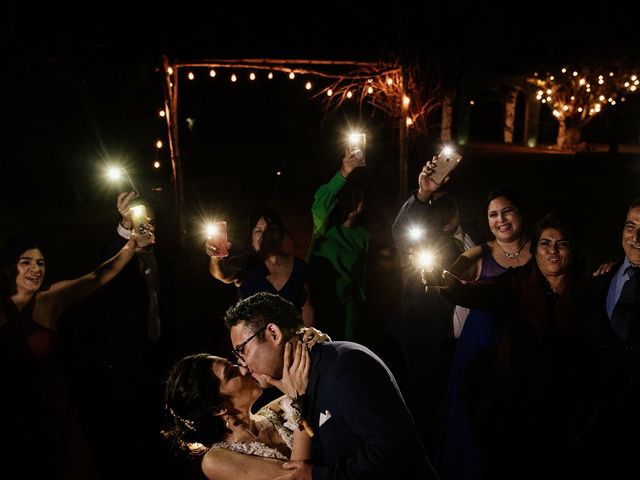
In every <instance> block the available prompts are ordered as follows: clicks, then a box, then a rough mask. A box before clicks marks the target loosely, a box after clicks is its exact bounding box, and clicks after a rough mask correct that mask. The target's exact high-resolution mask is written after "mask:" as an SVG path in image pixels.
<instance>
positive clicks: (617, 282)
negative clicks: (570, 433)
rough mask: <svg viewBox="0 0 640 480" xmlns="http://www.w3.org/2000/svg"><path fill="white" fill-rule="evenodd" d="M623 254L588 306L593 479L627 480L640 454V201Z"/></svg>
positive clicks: (630, 215)
mask: <svg viewBox="0 0 640 480" xmlns="http://www.w3.org/2000/svg"><path fill="white" fill-rule="evenodd" d="M622 248H623V250H624V253H625V258H624V260H623V261H622V263H621V264H620V265H619V267H618V268H617V269H612V270H611V271H610V272H609V273H607V274H604V275H601V276H599V277H595V278H594V279H593V282H592V285H591V290H590V291H589V295H588V296H587V300H586V302H585V305H586V309H585V329H586V332H587V335H588V338H589V340H590V344H591V345H592V347H593V349H594V355H593V360H594V372H595V375H594V379H595V388H596V390H595V395H594V400H595V402H596V405H595V408H594V409H593V414H592V418H591V424H590V427H591V428H590V429H589V431H588V432H587V433H588V441H589V451H588V459H589V460H588V469H587V470H588V472H589V475H593V478H605V477H608V478H622V477H623V474H625V473H628V472H629V471H631V470H630V469H631V468H632V467H634V468H635V467H636V465H637V459H636V458H637V452H638V451H640V407H639V406H640V273H638V272H639V270H640V199H636V200H635V201H634V202H633V203H632V204H631V206H630V207H629V209H628V211H627V218H626V220H625V223H624V227H623V229H622Z"/></svg>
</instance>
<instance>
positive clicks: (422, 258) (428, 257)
mask: <svg viewBox="0 0 640 480" xmlns="http://www.w3.org/2000/svg"><path fill="white" fill-rule="evenodd" d="M416 261H417V264H418V266H419V267H420V268H423V269H425V270H426V269H429V268H431V267H433V264H434V262H435V256H434V255H433V253H431V252H427V251H422V252H420V253H418V256H417V258H416Z"/></svg>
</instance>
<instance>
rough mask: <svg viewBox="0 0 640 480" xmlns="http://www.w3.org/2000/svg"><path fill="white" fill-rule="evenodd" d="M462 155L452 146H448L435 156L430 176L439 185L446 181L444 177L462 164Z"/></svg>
mask: <svg viewBox="0 0 640 480" xmlns="http://www.w3.org/2000/svg"><path fill="white" fill-rule="evenodd" d="M460 160H462V155H460V153H458V151H457V150H455V149H454V148H453V147H451V146H446V147H444V148H443V149H442V151H441V152H440V153H439V154H438V156H436V158H435V165H433V166H432V172H431V175H429V177H430V178H431V180H433V181H434V182H436V183H437V184H438V185H439V184H441V183H442V182H444V179H445V178H447V176H449V175H450V174H451V172H452V171H453V170H454V168H456V167H457V166H458V165H459V164H460Z"/></svg>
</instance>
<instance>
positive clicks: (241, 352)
mask: <svg viewBox="0 0 640 480" xmlns="http://www.w3.org/2000/svg"><path fill="white" fill-rule="evenodd" d="M266 329H267V325H265V326H264V327H262V328H261V329H260V330H258V331H257V332H255V333H254V334H253V335H251V336H250V337H249V338H247V339H246V340H245V341H244V342H242V343H241V344H240V345H238V346H237V347H236V348H234V349H233V350H231V353H233V356H234V357H236V358H237V359H238V360H242V361H244V357H243V355H244V347H246V346H247V343H249V342H250V341H251V340H253V339H254V338H255V337H256V336H257V335H259V334H261V333H262V332H264V331H265V330H266Z"/></svg>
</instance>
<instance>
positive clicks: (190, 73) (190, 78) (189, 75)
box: [187, 72, 196, 80]
mask: <svg viewBox="0 0 640 480" xmlns="http://www.w3.org/2000/svg"><path fill="white" fill-rule="evenodd" d="M187 78H188V79H189V80H193V79H194V78H196V76H195V75H194V74H193V72H189V74H188V75H187Z"/></svg>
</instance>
